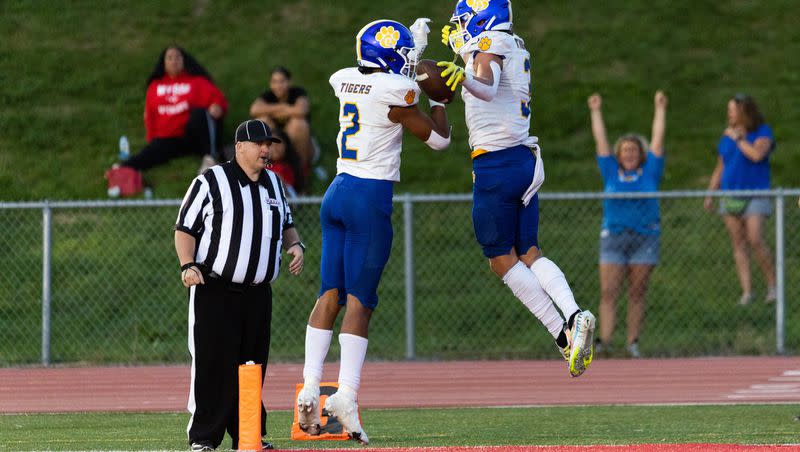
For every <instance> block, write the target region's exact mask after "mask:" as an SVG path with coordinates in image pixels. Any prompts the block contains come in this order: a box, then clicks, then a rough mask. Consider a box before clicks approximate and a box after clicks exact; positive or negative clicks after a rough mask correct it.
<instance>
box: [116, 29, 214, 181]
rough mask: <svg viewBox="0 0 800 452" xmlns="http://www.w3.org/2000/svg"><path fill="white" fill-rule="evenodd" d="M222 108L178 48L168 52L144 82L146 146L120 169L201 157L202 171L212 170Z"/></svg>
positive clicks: (210, 84) (204, 75)
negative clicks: (181, 158) (179, 158)
mask: <svg viewBox="0 0 800 452" xmlns="http://www.w3.org/2000/svg"><path fill="white" fill-rule="evenodd" d="M227 109H228V101H227V100H225V96H224V95H223V94H222V91H220V90H219V88H217V87H216V86H214V81H213V80H212V79H211V76H210V75H209V74H208V71H206V70H205V68H203V66H201V65H200V63H198V62H197V61H196V60H195V59H194V58H193V57H192V56H191V55H189V53H187V52H186V51H185V50H184V49H182V48H181V47H178V46H177V45H171V46H169V47H167V48H166V49H164V50H163V51H162V52H161V55H160V56H159V57H158V61H157V62H156V66H155V68H154V69H153V72H152V73H151V74H150V77H148V79H147V96H146V98H145V108H144V125H145V130H146V132H147V145H146V146H145V147H144V148H142V150H141V151H140V152H139V153H138V154H136V155H134V156H132V157H131V158H130V159H128V160H126V161H125V162H122V165H124V166H129V167H131V168H134V169H137V170H140V171H142V170H146V169H148V168H152V167H154V166H156V165H160V164H162V163H165V162H167V161H169V160H171V159H173V158H175V157H179V156H183V155H188V154H199V155H202V156H204V157H203V165H202V166H201V169H205V168H204V167H206V168H207V167H208V166H211V165H213V164H214V163H215V160H217V158H218V156H219V155H222V152H221V151H222V119H223V117H224V115H225V112H226V111H227Z"/></svg>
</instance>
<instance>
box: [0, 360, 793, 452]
mask: <svg viewBox="0 0 800 452" xmlns="http://www.w3.org/2000/svg"><path fill="white" fill-rule="evenodd" d="M337 375H338V365H337V364H331V365H326V366H325V373H324V376H323V380H324V381H336V379H337ZM189 376H190V369H189V367H187V366H158V367H80V368H13V369H11V368H9V369H0V413H32V412H74V411H183V410H185V409H186V401H187V394H188V390H189ZM301 380H302V365H301V364H271V365H270V366H269V367H268V368H267V378H266V382H265V389H266V390H265V400H266V405H267V408H268V409H270V410H289V409H291V408H292V407H293V404H294V393H295V392H294V386H295V384H296V383H299V382H301ZM359 400H360V404H361V406H362V407H364V408H399V407H455V406H476V407H478V406H525V405H616V404H625V405H628V404H697V403H702V404H735V403H800V358H797V357H788V358H787V357H736V358H692V359H666V360H660V359H640V360H612V359H607V360H597V361H595V362H594V363H592V366H591V368H590V369H589V370H588V371H587V372H586V374H584V375H583V376H582V377H580V378H569V376H568V373H567V368H566V365H565V364H564V363H563V361H458V362H387V363H367V364H366V365H365V366H364V372H363V376H362V387H361V391H360V393H359ZM470 450H473V449H470ZM615 450H616V449H615Z"/></svg>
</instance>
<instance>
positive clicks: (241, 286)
mask: <svg viewBox="0 0 800 452" xmlns="http://www.w3.org/2000/svg"><path fill="white" fill-rule="evenodd" d="M207 276H208V277H209V278H211V279H214V280H216V281H217V282H219V283H220V284H223V285H225V286H227V287H228V289H230V290H233V291H235V292H244V291H245V290H247V289H249V288H251V287H264V286H268V285H269V281H261V282H260V283H258V284H253V283H250V284H246V283H237V282H233V281H228V280H226V279H225V278H223V277H222V276H220V275H218V274H217V273H216V272H209V273H208V275H207Z"/></svg>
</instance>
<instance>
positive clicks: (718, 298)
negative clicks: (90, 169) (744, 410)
mask: <svg viewBox="0 0 800 452" xmlns="http://www.w3.org/2000/svg"><path fill="white" fill-rule="evenodd" d="M798 194H800V190H777V191H773V192H769V196H770V197H771V200H772V201H773V203H774V205H775V206H776V211H775V213H774V214H773V215H772V216H771V217H770V218H769V219H768V220H767V221H766V224H765V235H766V239H767V242H768V243H769V244H770V247H771V249H772V251H773V254H774V257H775V259H776V264H777V267H778V268H777V270H778V274H779V284H778V288H779V292H780V293H779V300H778V303H774V304H765V303H763V302H761V300H762V299H763V298H764V296H765V294H766V290H767V288H766V284H765V282H764V278H763V276H762V275H761V272H760V271H759V270H758V268H757V267H756V266H755V263H753V265H752V267H753V272H752V273H753V282H754V284H753V287H754V293H755V295H756V298H755V301H754V302H753V303H751V304H750V305H747V306H740V305H739V304H738V300H739V296H740V295H741V289H740V288H739V283H738V280H737V277H736V271H735V267H734V263H733V257H732V251H731V245H730V240H729V238H728V234H727V231H726V229H725V226H724V224H723V222H722V220H721V218H720V217H719V216H718V215H716V214H709V213H707V212H706V211H705V210H704V209H703V207H702V196H704V195H705V192H664V193H659V194H657V195H653V194H650V195H648V196H658V197H660V198H661V200H660V204H661V216H662V231H663V232H662V236H661V261H660V264H659V265H658V266H657V267H656V269H655V270H654V272H653V275H652V278H651V279H650V285H649V292H648V297H647V308H646V320H645V325H644V328H643V331H642V333H641V335H640V341H639V346H640V350H641V353H642V355H643V356H645V357H668V356H701V355H731V354H776V353H788V354H794V353H797V351H798V349H800V307H798V303H797V301H798V299H800V271H799V270H798V269H800V265H799V264H800V253H799V252H800V239H798V237H797V234H794V231H797V230H798V228H800V210H799V209H797V208H796V207H795V199H796V198H795V197H796V196H797V195H798ZM721 195H724V193H722V192H715V193H714V196H721ZM609 196H614V197H627V196H628V195H625V194H615V195H607V194H603V193H584V194H579V193H572V194H569V193H563V194H557V193H551V194H546V193H545V194H542V195H541V202H540V232H539V242H540V245H541V248H542V251H543V252H544V254H545V255H547V256H548V257H550V259H552V260H553V261H554V262H556V263H557V264H558V265H559V266H560V267H561V268H562V270H563V271H564V273H565V274H566V275H567V278H568V280H569V282H570V285H571V286H572V289H573V291H574V293H575V296H576V299H577V300H578V302H579V304H580V305H581V306H582V307H584V308H589V309H591V310H593V311H594V312H595V313H597V310H598V304H599V299H600V284H599V276H598V253H599V232H600V222H601V216H602V200H603V198H605V197H609ZM639 196H641V195H639ZM179 202H180V201H179V200H166V201H123V202H119V201H108V202H106V201H99V202H58V203H0V232H1V233H0V262H2V266H3V271H0V366H12V365H25V364H36V363H41V364H51V363H92V364H97V363H102V364H133V363H135V364H141V363H181V362H188V360H189V355H188V351H187V345H186V344H187V343H186V340H187V315H188V313H187V307H188V297H187V293H186V290H185V289H184V288H183V286H182V285H181V283H180V278H179V270H178V268H177V266H178V265H177V258H176V257H175V251H174V244H173V233H172V225H173V223H174V221H175V217H176V215H177V209H178V205H179ZM319 202H320V199H317V198H304V199H299V200H296V201H295V202H294V203H293V206H292V209H293V213H294V217H295V222H296V224H297V225H298V228H299V230H300V233H301V236H302V237H303V238H304V241H305V243H306V244H307V246H308V249H307V251H306V262H307V265H306V270H305V271H304V272H303V274H302V275H300V276H299V277H294V276H291V275H290V274H289V273H288V272H287V271H284V272H282V274H281V276H280V278H279V279H278V281H277V282H276V283H275V284H274V312H273V329H272V330H273V332H272V349H271V359H272V360H273V361H301V360H302V358H303V341H304V337H305V324H306V320H307V318H308V314H309V312H310V310H311V308H312V306H313V304H314V301H315V299H316V296H317V292H318V290H319V286H318V284H319V282H318V281H319V258H320V230H319ZM471 207H472V203H471V197H470V196H469V195H447V196H413V195H400V196H396V197H395V212H394V216H393V221H394V230H395V239H394V243H393V248H394V249H393V250H392V255H391V258H390V260H389V263H388V265H387V267H386V270H385V272H384V276H383V279H382V282H381V285H380V287H379V296H380V303H379V306H378V309H377V310H376V311H375V314H374V316H373V320H372V324H371V327H370V329H371V335H370V351H369V357H370V358H371V359H386V360H399V359H407V358H413V359H425V360H447V359H511V358H526V359H527V358H531V359H532V358H556V357H558V352H557V350H556V347H555V345H554V344H553V341H552V339H551V337H550V336H549V334H548V333H547V332H546V331H545V329H544V327H542V326H541V325H540V324H539V323H538V321H537V320H536V319H535V318H534V317H533V316H532V315H531V314H530V313H529V312H528V311H527V310H526V309H525V308H524V307H523V306H522V304H521V303H520V302H519V301H517V300H516V298H514V296H513V295H512V294H511V292H510V291H509V290H508V288H506V287H505V286H504V285H503V283H502V281H501V280H500V279H499V278H497V277H496V276H495V275H494V274H493V273H492V272H491V270H490V269H489V267H488V265H487V262H486V259H485V258H484V257H483V255H482V254H481V251H480V248H479V246H478V245H477V243H476V242H475V239H474V235H473V232H472V223H471V221H472V220H471ZM46 244H49V246H46ZM284 270H285V269H284ZM781 289H782V291H781ZM626 305H627V303H626V294H625V291H624V290H623V291H622V292H621V297H620V300H619V302H618V314H617V315H618V316H617V318H618V321H617V324H618V326H617V329H616V332H615V336H614V339H613V342H612V345H614V346H615V348H616V349H618V350H623V349H624V342H625V322H624V319H625V316H626ZM600 321H601V322H602V321H603V319H602V317H601V319H600ZM329 356H331V357H336V356H338V343H337V341H333V343H332V346H331V352H330V354H329Z"/></svg>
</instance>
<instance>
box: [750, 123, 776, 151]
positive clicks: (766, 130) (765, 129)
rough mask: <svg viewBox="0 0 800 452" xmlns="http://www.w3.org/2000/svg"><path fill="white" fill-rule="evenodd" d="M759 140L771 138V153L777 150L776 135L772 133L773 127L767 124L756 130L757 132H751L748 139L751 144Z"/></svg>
mask: <svg viewBox="0 0 800 452" xmlns="http://www.w3.org/2000/svg"><path fill="white" fill-rule="evenodd" d="M759 138H769V140H770V141H771V142H772V146H770V148H769V150H770V152H772V151H774V150H775V135H773V133H772V127H770V126H769V125H767V124H761V127H759V128H758V129H756V131H755V132H750V133H748V134H747V139H748V140H749V141H750V142H753V141H756V140H757V139H759Z"/></svg>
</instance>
